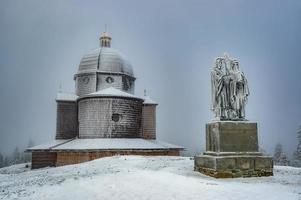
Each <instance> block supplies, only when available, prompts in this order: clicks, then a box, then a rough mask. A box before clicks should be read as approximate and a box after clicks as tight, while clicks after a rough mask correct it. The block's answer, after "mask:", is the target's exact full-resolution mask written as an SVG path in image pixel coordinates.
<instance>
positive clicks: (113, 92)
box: [84, 87, 143, 100]
mask: <svg viewBox="0 0 301 200" xmlns="http://www.w3.org/2000/svg"><path fill="white" fill-rule="evenodd" d="M95 96H101V97H108V96H109V97H128V98H135V99H141V100H143V99H142V98H141V97H138V96H135V95H133V94H130V93H127V92H124V91H121V90H118V89H116V88H114V87H109V88H106V89H103V90H99V91H97V92H93V93H90V94H87V95H85V96H84V97H95Z"/></svg>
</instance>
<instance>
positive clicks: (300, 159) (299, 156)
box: [292, 125, 301, 167]
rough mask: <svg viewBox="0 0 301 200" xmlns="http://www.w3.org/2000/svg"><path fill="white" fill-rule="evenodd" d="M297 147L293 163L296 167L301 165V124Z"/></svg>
mask: <svg viewBox="0 0 301 200" xmlns="http://www.w3.org/2000/svg"><path fill="white" fill-rule="evenodd" d="M297 140H298V144H297V149H296V151H295V152H294V154H293V160H292V165H293V166H294V167H301V125H300V126H299V130H298V132H297Z"/></svg>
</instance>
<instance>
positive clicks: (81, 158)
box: [56, 150, 180, 166]
mask: <svg viewBox="0 0 301 200" xmlns="http://www.w3.org/2000/svg"><path fill="white" fill-rule="evenodd" d="M116 155H142V156H179V155H180V152H179V150H158V151H153V150H142V151H139V150H136V151H126V150H120V151H101V152H58V153H57V162H56V166H62V165H71V164H77V163H82V162H87V161H91V160H94V159H98V158H103V157H110V156H116Z"/></svg>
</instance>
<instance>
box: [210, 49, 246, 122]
mask: <svg viewBox="0 0 301 200" xmlns="http://www.w3.org/2000/svg"><path fill="white" fill-rule="evenodd" d="M211 92H212V108H211V109H212V110H213V112H214V116H215V119H218V120H245V106H246V103H247V100H248V96H249V94H250V93H249V87H248V82H247V79H246V77H245V75H244V74H243V72H241V71H240V69H239V62H238V61H237V60H235V59H232V58H230V57H229V56H228V55H227V54H225V55H224V57H219V58H216V60H215V66H214V67H213V70H212V72H211Z"/></svg>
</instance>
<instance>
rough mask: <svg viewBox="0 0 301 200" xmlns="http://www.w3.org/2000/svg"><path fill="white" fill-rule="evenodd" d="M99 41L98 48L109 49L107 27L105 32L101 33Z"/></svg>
mask: <svg viewBox="0 0 301 200" xmlns="http://www.w3.org/2000/svg"><path fill="white" fill-rule="evenodd" d="M99 40H100V47H111V40H112V38H111V37H110V35H109V33H108V32H107V25H105V32H102V33H101V36H100V38H99Z"/></svg>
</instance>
